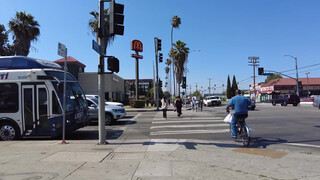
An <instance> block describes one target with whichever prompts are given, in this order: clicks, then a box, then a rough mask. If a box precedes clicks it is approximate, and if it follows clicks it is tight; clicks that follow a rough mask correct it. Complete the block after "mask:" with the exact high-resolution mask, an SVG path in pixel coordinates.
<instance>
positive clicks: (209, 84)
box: [208, 78, 211, 96]
mask: <svg viewBox="0 0 320 180" xmlns="http://www.w3.org/2000/svg"><path fill="white" fill-rule="evenodd" d="M210 81H211V78H209V87H208V89H209V96H210V94H211V92H210V89H211V88H210V87H211V83H210Z"/></svg>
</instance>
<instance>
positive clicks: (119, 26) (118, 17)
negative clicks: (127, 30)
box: [109, 0, 124, 35]
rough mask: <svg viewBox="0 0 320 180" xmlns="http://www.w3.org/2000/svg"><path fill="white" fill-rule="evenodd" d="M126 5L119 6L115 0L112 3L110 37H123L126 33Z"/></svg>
mask: <svg viewBox="0 0 320 180" xmlns="http://www.w3.org/2000/svg"><path fill="white" fill-rule="evenodd" d="M123 12H124V5H123V4H117V3H115V1H114V0H112V1H111V2H110V15H109V34H110V35H115V34H117V35H123V33H124V26H123V22H124V15H123Z"/></svg>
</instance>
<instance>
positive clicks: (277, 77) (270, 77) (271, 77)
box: [264, 74, 282, 83]
mask: <svg viewBox="0 0 320 180" xmlns="http://www.w3.org/2000/svg"><path fill="white" fill-rule="evenodd" d="M279 78H280V79H281V78H282V76H281V75H280V74H272V75H271V76H267V78H266V80H265V81H264V82H266V83H267V82H269V81H270V80H272V79H279Z"/></svg>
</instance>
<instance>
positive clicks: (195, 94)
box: [191, 90, 202, 98]
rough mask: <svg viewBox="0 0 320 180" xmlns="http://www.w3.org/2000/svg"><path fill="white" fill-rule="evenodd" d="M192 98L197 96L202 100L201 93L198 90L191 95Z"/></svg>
mask: <svg viewBox="0 0 320 180" xmlns="http://www.w3.org/2000/svg"><path fill="white" fill-rule="evenodd" d="M191 96H195V97H199V98H202V95H201V93H200V91H199V90H196V91H195V92H193V93H192V94H191Z"/></svg>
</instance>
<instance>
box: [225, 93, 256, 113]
mask: <svg viewBox="0 0 320 180" xmlns="http://www.w3.org/2000/svg"><path fill="white" fill-rule="evenodd" d="M250 104H251V102H250V100H249V99H247V98H246V97H244V96H241V95H237V96H234V97H233V98H231V100H230V102H229V104H227V106H234V111H235V112H234V114H248V105H250Z"/></svg>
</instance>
